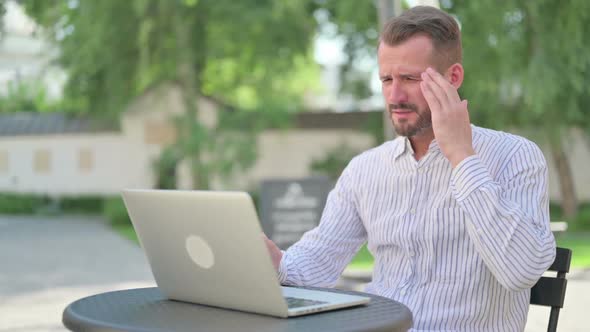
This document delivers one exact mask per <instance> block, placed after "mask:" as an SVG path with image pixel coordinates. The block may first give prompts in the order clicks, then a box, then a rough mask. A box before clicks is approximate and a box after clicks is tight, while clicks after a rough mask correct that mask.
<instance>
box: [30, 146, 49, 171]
mask: <svg viewBox="0 0 590 332" xmlns="http://www.w3.org/2000/svg"><path fill="white" fill-rule="evenodd" d="M33 170H34V171H35V173H49V172H50V171H51V151H49V150H37V151H35V155H34V157H33Z"/></svg>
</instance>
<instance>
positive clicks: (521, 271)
mask: <svg viewBox="0 0 590 332" xmlns="http://www.w3.org/2000/svg"><path fill="white" fill-rule="evenodd" d="M509 158H510V159H509V160H508V162H507V164H506V166H505V167H504V168H503V169H502V171H501V172H500V174H499V175H498V176H496V179H497V180H494V179H493V178H492V176H491V175H490V173H489V171H488V169H487V168H486V166H485V165H484V163H483V162H482V161H481V159H480V157H479V156H477V155H474V156H471V157H468V158H466V159H465V160H463V161H462V162H461V163H460V164H459V165H457V167H455V169H454V170H453V174H452V176H451V190H452V192H453V194H454V196H455V198H456V200H457V202H458V204H459V205H460V206H461V208H462V209H463V211H464V212H465V213H466V215H467V216H468V218H467V223H466V227H467V232H468V234H469V237H470V238H471V240H472V241H473V243H474V246H475V248H476V250H477V251H478V253H479V255H480V256H481V258H482V259H483V261H484V263H485V264H486V266H487V267H488V269H489V270H490V271H491V272H492V274H493V275H494V276H495V277H496V279H497V280H498V281H499V282H500V283H501V284H502V285H503V286H504V287H505V288H507V289H509V290H512V291H522V290H525V289H528V288H531V287H532V286H533V285H534V284H535V283H536V282H537V280H538V279H539V278H540V277H541V275H542V274H543V272H545V271H546V270H547V268H548V267H549V266H550V265H551V264H552V263H553V260H554V259H555V238H554V237H553V234H552V233H551V229H550V225H549V197H548V196H549V195H548V189H547V165H546V162H545V158H544V157H543V154H542V152H541V150H540V149H539V148H538V147H537V146H536V145H535V144H533V143H532V142H528V141H526V142H523V143H522V145H521V146H520V147H519V148H518V149H516V152H515V153H514V154H513V155H511V156H510V157H509Z"/></svg>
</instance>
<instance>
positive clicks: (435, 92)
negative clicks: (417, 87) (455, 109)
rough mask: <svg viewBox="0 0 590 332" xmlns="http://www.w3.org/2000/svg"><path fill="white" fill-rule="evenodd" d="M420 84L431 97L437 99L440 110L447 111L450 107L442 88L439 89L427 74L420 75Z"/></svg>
mask: <svg viewBox="0 0 590 332" xmlns="http://www.w3.org/2000/svg"><path fill="white" fill-rule="evenodd" d="M422 83H424V84H425V85H426V88H428V90H429V91H430V93H431V94H432V96H433V97H434V98H436V99H437V101H438V104H439V105H440V109H441V110H447V109H448V108H449V107H450V101H449V97H448V96H447V93H446V92H445V91H444V89H443V88H441V87H440V85H438V84H437V83H436V82H435V81H434V80H433V78H432V76H430V75H429V74H428V73H427V72H423V73H422Z"/></svg>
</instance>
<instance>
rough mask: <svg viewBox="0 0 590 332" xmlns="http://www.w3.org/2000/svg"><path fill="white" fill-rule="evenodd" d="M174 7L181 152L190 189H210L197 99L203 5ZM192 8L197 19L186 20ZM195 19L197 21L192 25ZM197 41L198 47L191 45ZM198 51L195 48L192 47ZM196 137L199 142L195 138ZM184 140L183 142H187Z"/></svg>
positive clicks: (202, 63)
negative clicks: (181, 109)
mask: <svg viewBox="0 0 590 332" xmlns="http://www.w3.org/2000/svg"><path fill="white" fill-rule="evenodd" d="M178 6H180V8H179V7H177V18H176V38H177V47H178V64H177V77H178V81H179V83H180V87H181V93H182V98H183V100H184V106H185V112H186V113H185V121H184V123H183V124H181V126H182V127H183V128H182V129H183V130H181V131H179V132H181V133H182V134H181V135H180V137H179V139H184V140H186V142H188V144H184V143H183V144H182V146H185V147H188V148H186V150H184V151H183V154H184V157H188V158H189V160H190V167H191V177H192V187H193V189H209V175H208V172H207V171H206V170H207V168H206V165H205V163H204V160H203V157H204V153H205V144H204V143H205V142H204V141H203V140H205V139H206V133H205V132H204V131H205V130H206V129H205V128H204V127H203V126H202V125H201V124H200V123H199V122H198V121H199V120H198V114H199V109H198V98H199V96H200V86H201V84H200V83H201V82H200V77H201V73H202V71H203V70H204V67H205V59H206V51H205V50H206V45H205V41H206V32H205V24H206V23H205V22H206V20H205V19H204V18H205V17H206V15H205V14H204V10H203V9H204V8H203V6H201V5H197V7H196V8H190V9H189V8H183V7H182V6H181V5H178ZM189 10H193V11H195V13H196V14H197V15H198V16H199V19H198V20H192V21H191V20H189V18H190V15H187V13H186V11H189ZM195 22H197V23H196V24H195ZM197 40H198V41H199V47H198V48H195V45H192V43H194V42H195V41H197ZM196 49H197V50H198V51H195V50H196ZM197 139H198V141H197ZM186 142H185V143H186Z"/></svg>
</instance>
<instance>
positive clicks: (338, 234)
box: [279, 126, 555, 331]
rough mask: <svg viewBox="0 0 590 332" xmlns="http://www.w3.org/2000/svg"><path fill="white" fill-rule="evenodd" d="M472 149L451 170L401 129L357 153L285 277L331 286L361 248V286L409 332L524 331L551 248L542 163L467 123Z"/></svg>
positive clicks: (283, 270) (514, 140)
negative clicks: (419, 151) (369, 260)
mask: <svg viewBox="0 0 590 332" xmlns="http://www.w3.org/2000/svg"><path fill="white" fill-rule="evenodd" d="M472 131H473V147H474V150H475V151H476V154H475V155H474V156H470V157H468V158H466V159H465V160H463V161H462V162H461V163H460V164H459V165H457V167H455V168H454V169H453V168H452V166H451V164H450V163H449V161H448V160H447V159H446V158H445V156H444V155H443V153H442V151H441V150H440V148H439V147H438V144H437V142H436V140H434V141H432V143H431V144H430V146H429V149H428V153H427V154H426V155H425V156H424V157H422V158H421V159H420V160H419V161H417V160H416V159H415V158H414V156H413V150H412V147H411V145H410V142H409V140H408V139H407V138H405V137H398V138H396V139H395V140H392V141H389V142H386V143H384V144H383V145H381V146H379V147H376V148H374V149H371V150H369V151H366V152H364V153H362V154H360V155H359V156H357V157H355V158H354V159H353V160H351V162H350V163H349V164H348V166H347V167H346V169H345V170H344V171H343V173H342V175H341V176H340V178H339V180H338V182H337V183H336V186H335V187H334V189H333V190H332V191H331V192H330V194H329V195H328V199H327V202H326V207H325V209H324V212H323V215H322V218H321V221H320V224H319V226H318V227H316V228H314V229H313V230H311V231H309V232H307V233H306V234H305V235H304V236H303V237H302V238H301V240H300V241H299V242H297V243H296V244H294V245H293V246H291V247H290V248H289V249H288V250H287V251H285V252H284V255H283V259H282V260H281V264H280V267H279V280H280V281H281V283H283V284H285V285H308V286H324V287H331V286H333V285H334V284H335V283H336V281H337V279H338V278H339V276H340V274H341V273H342V271H343V270H344V268H345V267H346V265H347V264H348V263H349V262H350V260H351V259H352V258H353V257H354V255H355V253H356V252H357V251H358V250H359V248H360V247H361V246H362V245H363V244H364V243H367V247H368V249H369V251H370V252H371V254H372V255H373V257H374V259H375V265H374V270H373V278H372V282H371V283H369V284H368V285H367V288H366V291H367V292H369V293H373V294H377V295H381V296H385V297H388V298H391V299H394V300H396V301H399V302H401V303H404V304H405V305H406V306H407V307H408V308H410V310H411V311H412V313H413V317H414V326H413V331H522V330H524V326H525V323H526V318H527V314H528V308H529V298H530V288H531V287H532V286H533V285H534V284H535V282H536V281H537V280H538V279H539V277H540V276H541V275H542V274H543V272H544V271H545V270H546V269H547V268H548V267H549V266H550V265H551V263H552V262H553V260H554V257H555V239H554V237H553V234H552V233H551V231H550V229H549V201H548V188H547V166H546V163H545V159H544V157H543V154H542V152H541V151H540V149H539V148H538V147H537V146H536V145H535V144H534V143H532V142H530V141H528V140H526V139H524V138H522V137H518V136H515V135H511V134H507V133H503V132H498V131H493V130H489V129H484V128H479V127H476V126H472Z"/></svg>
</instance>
